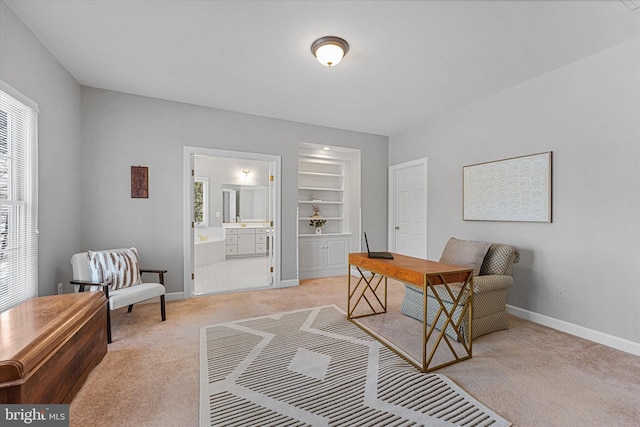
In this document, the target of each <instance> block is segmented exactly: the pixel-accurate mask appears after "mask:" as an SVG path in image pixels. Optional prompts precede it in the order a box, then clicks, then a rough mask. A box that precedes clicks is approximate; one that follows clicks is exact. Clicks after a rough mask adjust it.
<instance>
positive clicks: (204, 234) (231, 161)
mask: <svg viewBox="0 0 640 427" xmlns="http://www.w3.org/2000/svg"><path fill="white" fill-rule="evenodd" d="M184 168H185V197H184V212H185V229H184V235H185V237H184V242H185V243H184V244H185V249H184V267H185V269H184V271H185V297H190V296H196V295H207V294H218V293H229V292H238V291H246V290H255V289H266V288H272V287H277V286H278V283H279V271H280V268H279V259H278V252H279V251H278V249H277V248H278V247H279V235H280V233H279V209H278V206H279V200H280V194H279V188H280V185H279V176H280V157H279V156H269V155H264V154H256V153H245V152H237V151H227V150H215V149H205V148H199V147H185V150H184Z"/></svg>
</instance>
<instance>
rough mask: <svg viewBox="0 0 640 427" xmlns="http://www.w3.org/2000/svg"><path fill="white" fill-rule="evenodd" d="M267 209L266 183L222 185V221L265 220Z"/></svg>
mask: <svg viewBox="0 0 640 427" xmlns="http://www.w3.org/2000/svg"><path fill="white" fill-rule="evenodd" d="M268 211H269V197H268V188H267V186H266V185H232V184H225V185H223V186H222V222H266V221H267V217H268V214H267V213H268Z"/></svg>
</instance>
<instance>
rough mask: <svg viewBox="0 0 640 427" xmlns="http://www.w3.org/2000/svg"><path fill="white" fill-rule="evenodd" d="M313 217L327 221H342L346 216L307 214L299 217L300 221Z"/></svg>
mask: <svg viewBox="0 0 640 427" xmlns="http://www.w3.org/2000/svg"><path fill="white" fill-rule="evenodd" d="M312 219H326V220H327V221H342V220H343V219H344V218H342V217H341V216H323V217H322V218H317V217H316V218H314V217H311V216H307V217H304V218H298V220H299V221H311V220H312Z"/></svg>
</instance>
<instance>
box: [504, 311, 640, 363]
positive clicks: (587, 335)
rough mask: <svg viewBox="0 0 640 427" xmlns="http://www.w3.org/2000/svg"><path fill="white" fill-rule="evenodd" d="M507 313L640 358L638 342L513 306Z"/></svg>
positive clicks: (639, 344)
mask: <svg viewBox="0 0 640 427" xmlns="http://www.w3.org/2000/svg"><path fill="white" fill-rule="evenodd" d="M507 312H508V313H509V314H513V315H514V316H518V317H521V318H523V319H526V320H530V321H532V322H533V323H537V324H539V325H543V326H547V327H549V328H552V329H556V330H558V331H561V332H565V333H567V334H570V335H574V336H576V337H580V338H584V339H586V340H589V341H593V342H595V343H598V344H602V345H606V346H607V347H611V348H615V349H616V350H620V351H624V352H625V353H630V354H633V355H635V356H640V343H637V342H633V341H629V340H626V339H624V338H620V337H615V336H613V335H609V334H605V333H603V332H599V331H595V330H593V329H589V328H585V327H584V326H579V325H575V324H573V323H569V322H565V321H564V320H559V319H555V318H553V317H549V316H545V315H544V314H539V313H534V312H533V311H529V310H525V309H522V308H519V307H514V306H511V305H507Z"/></svg>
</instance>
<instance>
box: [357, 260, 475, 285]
mask: <svg viewBox="0 0 640 427" xmlns="http://www.w3.org/2000/svg"><path fill="white" fill-rule="evenodd" d="M393 257H394V259H383V258H369V256H368V255H367V253H366V252H361V253H350V254H349V264H351V265H354V266H358V267H362V268H364V269H366V270H369V271H372V272H374V273H378V274H382V275H384V276H388V277H392V278H394V279H398V280H400V281H403V282H408V283H412V284H414V285H417V286H422V285H424V283H425V277H426V276H431V275H434V276H443V278H444V280H446V281H447V282H448V283H451V282H464V281H466V279H467V278H468V277H469V274H472V273H473V270H472V269H471V268H469V267H464V266H460V265H452V264H444V263H441V262H436V261H429V260H427V259H422V258H414V257H410V256H406V255H400V254H396V253H394V254H393ZM430 280H431V278H430ZM433 280H435V281H436V283H437V282H439V281H440V280H439V279H433Z"/></svg>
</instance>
